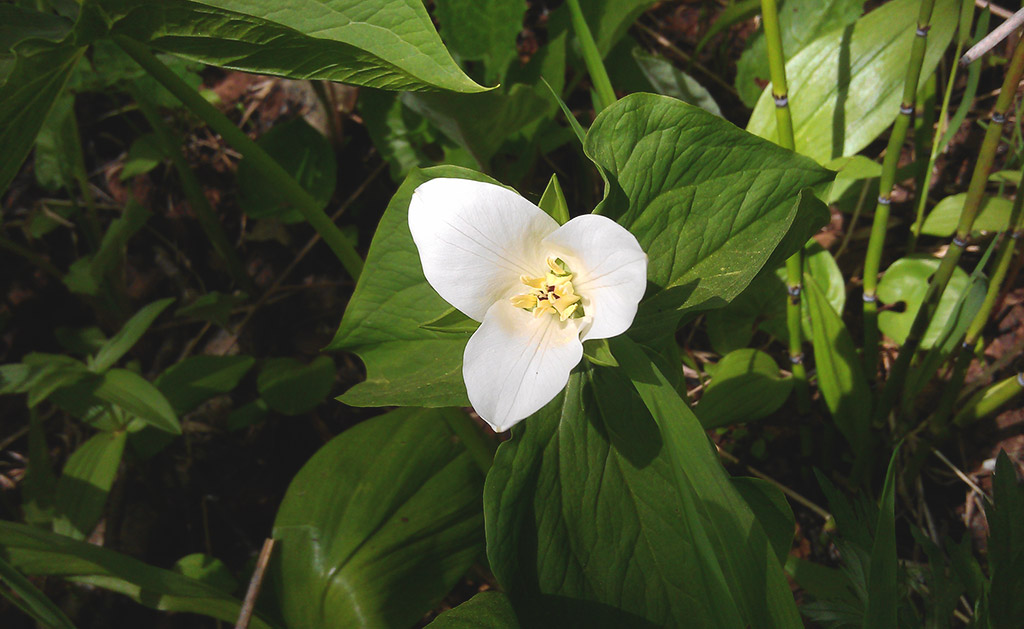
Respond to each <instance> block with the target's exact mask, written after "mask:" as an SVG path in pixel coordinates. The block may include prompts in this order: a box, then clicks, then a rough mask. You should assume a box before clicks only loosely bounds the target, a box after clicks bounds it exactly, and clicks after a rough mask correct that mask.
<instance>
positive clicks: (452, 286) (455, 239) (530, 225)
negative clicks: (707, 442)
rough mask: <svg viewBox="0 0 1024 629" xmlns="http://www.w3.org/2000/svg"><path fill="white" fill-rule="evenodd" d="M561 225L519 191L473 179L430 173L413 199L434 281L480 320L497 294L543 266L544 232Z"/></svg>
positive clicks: (416, 230) (414, 226)
mask: <svg viewBox="0 0 1024 629" xmlns="http://www.w3.org/2000/svg"><path fill="white" fill-rule="evenodd" d="M557 228H558V223H557V222H555V220H554V219H553V218H551V217H550V216H548V215H547V214H545V213H544V211H543V210H541V209H540V208H538V207H537V206H536V205H534V204H532V203H530V202H529V201H527V200H526V199H524V198H523V197H521V196H519V195H518V194H516V193H515V192H512V191H511V190H508V189H506V188H502V187H501V186H496V185H494V184H490V183H483V182H479V181H470V180H469V179H451V178H438V179H431V180H430V181H428V182H426V183H424V184H422V185H420V186H419V187H418V188H416V191H415V192H413V195H412V201H411V202H410V203H409V230H410V231H411V232H412V239H413V241H414V242H415V243H416V248H417V249H419V252H420V262H421V263H422V264H423V275H424V276H426V278H427V282H429V283H430V285H431V286H432V287H433V288H434V290H436V291H437V292H438V294H439V295H441V297H442V298H444V300H445V301H447V302H448V303H450V304H451V305H453V306H455V307H456V308H458V309H459V310H461V311H462V312H463V313H464V314H465V315H466V316H468V317H470V318H472V319H475V320H477V321H482V320H483V318H484V315H485V314H486V313H487V309H488V308H490V307H491V305H492V304H494V303H495V302H497V301H500V300H504V299H508V298H509V297H511V296H512V295H514V294H517V293H519V292H523V291H522V290H520V289H521V287H522V285H521V283H520V281H519V277H520V276H521V275H532V276H537V275H543V274H544V271H545V270H546V267H544V266H543V265H544V255H543V253H542V251H541V248H540V247H541V240H543V238H544V237H545V236H547V235H548V234H550V233H552V232H553V231H555V230H556V229H557Z"/></svg>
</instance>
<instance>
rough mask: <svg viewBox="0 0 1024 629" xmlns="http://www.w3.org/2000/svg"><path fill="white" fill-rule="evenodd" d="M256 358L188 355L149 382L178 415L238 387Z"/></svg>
mask: <svg viewBox="0 0 1024 629" xmlns="http://www.w3.org/2000/svg"><path fill="white" fill-rule="evenodd" d="M255 362H256V359H255V358H253V357H252V356H192V357H190V358H186V359H185V360H183V361H181V362H180V363H177V364H174V365H171V366H170V367H169V368H167V370H166V371H164V372H163V373H162V374H160V377H158V378H157V379H156V381H155V382H154V383H153V384H155V385H156V388H157V389H159V390H160V392H161V393H163V394H164V397H166V398H167V401H168V402H169V403H170V404H171V408H173V409H174V412H175V413H177V414H178V415H184V414H185V413H187V412H189V411H191V410H193V409H194V408H196V407H197V406H199V405H200V404H201V403H203V402H205V401H206V400H208V399H210V398H212V397H213V396H215V395H219V394H221V393H228V392H230V391H232V390H233V389H234V388H235V387H236V386H238V383H239V381H241V379H242V377H243V376H245V374H247V373H248V372H249V369H251V368H252V366H253V364H254V363H255Z"/></svg>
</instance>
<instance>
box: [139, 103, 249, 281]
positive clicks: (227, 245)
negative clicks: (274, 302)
mask: <svg viewBox="0 0 1024 629" xmlns="http://www.w3.org/2000/svg"><path fill="white" fill-rule="evenodd" d="M130 91H131V94H132V96H133V97H134V98H135V102H136V103H137V104H138V106H139V111H140V112H142V115H143V116H145V118H146V120H147V121H148V122H149V126H150V127H151V128H152V129H153V133H154V135H155V136H156V138H157V141H158V142H159V143H160V144H161V145H162V147H163V150H164V152H165V153H167V155H168V157H169V158H170V160H171V164H172V165H173V166H174V169H175V170H176V171H177V172H178V179H179V180H180V181H181V189H182V191H183V192H184V193H185V197H186V198H187V199H188V204H189V205H190V206H191V207H192V211H193V212H195V215H196V220H197V221H199V226H200V227H201V228H202V230H203V232H204V233H205V234H206V237H207V238H208V239H209V240H210V244H211V245H213V250H214V251H215V252H216V253H217V255H218V256H220V258H221V260H223V261H224V264H225V266H226V267H227V271H228V274H230V275H231V278H232V279H234V280H235V282H236V283H237V284H238V285H239V286H241V287H242V288H243V289H244V290H246V291H247V292H248V293H249V294H250V295H252V294H254V293H255V292H256V286H255V285H254V284H253V283H252V278H250V277H249V275H248V273H246V272H245V267H244V266H243V265H242V262H241V260H239V259H238V256H237V255H236V254H235V249H234V247H232V246H231V242H230V241H229V240H228V237H227V235H226V234H225V233H224V230H223V229H222V228H221V225H220V221H218V220H217V217H216V215H215V214H214V212H213V208H212V207H210V202H209V201H208V200H207V199H206V195H205V194H203V189H202V186H200V185H199V180H198V179H196V176H195V174H193V172H192V170H191V169H190V168H189V165H188V162H186V161H185V158H184V156H183V155H182V154H181V145H180V142H178V141H176V140H175V139H174V133H173V132H172V131H171V129H170V128H169V127H168V126H167V123H165V122H164V121H163V118H161V117H160V114H159V113H158V112H157V110H156V107H155V106H154V105H153V103H152V102H151V101H150V100H149V98H148V97H147V96H146V94H145V93H144V92H143V91H142V90H140V89H137V88H136V86H134V85H132V86H131V89H130Z"/></svg>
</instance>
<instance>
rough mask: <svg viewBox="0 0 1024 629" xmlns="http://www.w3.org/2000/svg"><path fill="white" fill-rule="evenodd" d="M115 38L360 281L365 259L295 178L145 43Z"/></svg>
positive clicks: (120, 36)
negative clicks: (283, 199) (250, 167)
mask: <svg viewBox="0 0 1024 629" xmlns="http://www.w3.org/2000/svg"><path fill="white" fill-rule="evenodd" d="M113 39H114V41H115V42H116V43H117V45H118V46H120V47H121V49H122V50H124V51H125V52H126V53H127V54H128V56H130V57H131V58H132V59H134V60H135V62H136V63H138V64H139V65H140V66H142V67H143V69H145V70H146V72H148V73H149V74H150V76H152V77H153V78H154V79H156V80H157V81H158V82H159V83H160V84H161V85H163V86H164V87H165V88H167V91H169V92H170V93H171V94H174V96H176V97H177V98H178V100H180V101H181V102H182V103H184V104H185V106H186V107H188V108H189V109H190V110H191V111H192V112H193V113H194V114H196V115H197V116H199V117H200V118H202V119H203V121H204V122H206V124H208V125H210V127H212V128H213V130H214V131H216V132H217V133H219V134H220V135H221V137H223V138H224V140H225V141H226V142H227V143H228V144H230V145H231V146H233V147H234V148H235V150H237V151H238V152H239V153H241V154H242V156H243V157H245V158H246V159H247V160H249V162H250V163H251V164H252V165H253V167H254V168H255V169H256V170H257V171H259V172H260V173H261V174H262V175H263V177H264V178H265V179H267V180H268V181H269V182H270V183H271V184H273V185H274V186H275V187H277V188H278V189H279V190H281V191H282V192H283V193H284V195H285V196H287V197H288V198H289V199H291V201H292V203H294V204H295V208H296V209H297V210H298V211H299V212H300V213H301V214H302V215H303V217H304V218H305V219H306V220H307V221H308V222H309V224H310V225H312V226H313V229H315V230H316V232H317V233H318V234H320V237H321V238H323V239H324V242H326V243H327V245H328V246H329V247H330V248H331V250H332V251H333V252H334V254H335V255H336V256H337V257H338V259H339V260H340V261H341V264H342V266H344V267H345V270H346V271H348V274H349V275H351V276H352V279H358V278H359V274H360V273H361V272H362V270H363V260H362V258H360V257H359V254H358V253H356V250H355V248H354V247H353V246H352V244H351V243H350V242H349V241H348V239H346V238H345V235H344V234H342V233H341V230H340V229H338V226H337V225H335V224H334V223H333V222H332V221H331V220H330V219H329V218H328V217H327V215H326V214H325V213H324V211H323V210H322V209H321V208H320V206H319V204H317V202H316V201H315V200H314V199H313V197H311V196H310V195H309V193H308V192H306V190H305V189H304V188H303V187H302V186H301V185H299V183H298V182H297V181H295V179H294V178H293V177H292V176H291V175H289V174H288V173H287V172H286V171H285V170H284V169H283V168H281V165H280V164H278V163H277V162H276V161H274V159H273V158H272V157H270V156H269V155H267V153H266V151H264V150H263V149H262V148H260V146H259V145H258V144H256V142H254V141H253V140H252V139H251V138H250V137H249V136H248V135H246V134H245V133H244V132H243V131H242V130H241V129H239V128H238V127H236V126H235V124H234V123H233V122H231V121H230V120H228V118H227V116H225V115H224V114H222V113H221V112H220V111H218V110H217V108H216V107H214V106H213V105H211V104H210V103H209V102H207V100H206V99H205V98H203V97H202V96H201V95H200V94H199V92H197V91H195V90H194V89H192V88H191V87H190V86H189V85H188V84H187V83H185V82H184V81H183V80H181V78H180V77H178V75H177V74H175V73H174V72H173V71H172V70H171V69H170V68H168V67H167V66H165V65H164V64H163V63H161V62H160V60H159V59H157V58H156V56H154V55H153V53H152V52H150V50H149V48H148V47H147V46H146V45H145V44H141V43H139V42H137V41H135V40H134V39H130V38H128V37H125V36H123V35H114V37H113Z"/></svg>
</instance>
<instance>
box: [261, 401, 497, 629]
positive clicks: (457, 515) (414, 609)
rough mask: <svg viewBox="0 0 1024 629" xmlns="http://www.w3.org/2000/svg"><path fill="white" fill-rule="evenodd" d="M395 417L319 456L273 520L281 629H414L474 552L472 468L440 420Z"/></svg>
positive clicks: (477, 524)
mask: <svg viewBox="0 0 1024 629" xmlns="http://www.w3.org/2000/svg"><path fill="white" fill-rule="evenodd" d="M458 412H460V411H457V410H424V409H400V410H397V411H393V412H391V413H387V414H385V415H381V416H379V417H375V418H373V419H370V420H367V421H365V422H363V423H361V424H358V425H356V426H355V427H353V428H350V429H348V430H346V431H345V432H344V433H342V434H341V435H339V436H338V437H335V438H334V439H333V440H331V441H330V442H328V444H327V445H325V446H324V447H323V448H321V449H320V450H319V451H318V452H317V453H316V454H315V455H313V457H312V458H311V459H310V460H309V462H307V463H306V465H305V466H304V467H303V468H302V470H300V471H299V473H298V474H297V475H296V476H295V478H294V479H293V480H292V483H291V485H290V486H289V488H288V492H287V494H285V498H284V501H283V502H282V503H281V508H280V510H279V511H278V514H277V518H276V519H275V521H274V538H275V539H276V540H278V542H279V546H278V552H277V553H276V555H275V561H274V562H273V563H272V564H271V574H270V576H271V582H272V584H273V587H274V588H275V590H276V592H277V594H278V598H279V600H280V602H281V610H282V613H283V615H284V619H285V621H286V622H287V624H288V626H290V627H371V626H372V627H401V626H409V625H411V624H413V623H415V622H416V621H417V620H418V619H419V618H420V617H421V616H422V615H423V614H424V613H425V612H427V611H429V610H430V609H431V608H432V606H433V605H435V604H436V603H437V602H438V601H439V600H440V599H441V597H442V596H444V595H445V594H446V593H447V592H448V590H449V589H450V588H451V587H452V586H453V585H454V584H455V583H456V582H457V581H458V580H459V579H460V578H461V577H462V576H463V574H464V573H465V571H466V570H467V569H468V568H469V567H470V566H471V565H472V564H473V562H474V561H475V560H476V558H477V557H478V555H479V554H480V553H481V551H482V550H483V546H482V543H481V542H482V524H483V522H482V517H481V513H480V491H481V485H482V478H481V474H480V470H479V468H478V467H477V466H476V464H475V463H474V462H473V459H472V457H470V455H469V453H468V452H467V451H466V449H465V447H464V446H463V445H462V444H461V442H459V441H458V440H457V439H456V438H455V437H454V435H453V433H452V432H451V430H450V429H449V428H448V423H447V422H446V420H445V418H444V414H445V413H458Z"/></svg>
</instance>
